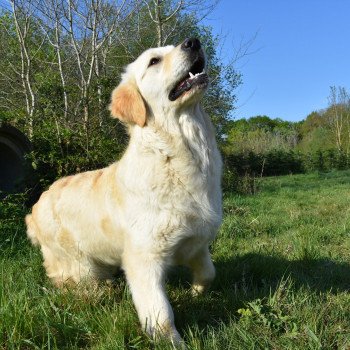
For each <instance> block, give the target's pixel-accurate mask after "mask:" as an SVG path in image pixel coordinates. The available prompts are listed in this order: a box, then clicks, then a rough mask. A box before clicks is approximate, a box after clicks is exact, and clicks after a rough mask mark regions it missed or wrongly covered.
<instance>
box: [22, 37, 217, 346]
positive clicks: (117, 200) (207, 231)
mask: <svg viewBox="0 0 350 350" xmlns="http://www.w3.org/2000/svg"><path fill="white" fill-rule="evenodd" d="M204 69H205V56H204V53H203V50H202V49H201V44H200V42H199V40H198V39H186V40H185V41H184V42H183V43H182V44H180V45H179V46H177V47H174V46H166V47H161V48H155V49H149V50H147V51H145V52H144V53H143V54H142V55H141V56H140V57H139V58H138V59H137V60H136V61H135V62H133V63H131V64H130V65H129V66H128V67H127V68H126V72H125V73H124V74H123V76H122V82H121V83H120V85H119V86H118V87H117V88H116V89H115V90H114V91H113V94H112V102H111V105H110V111H111V113H112V115H113V116H114V117H117V118H120V119H121V120H122V121H123V122H125V123H126V124H127V125H128V128H129V132H130V143H129V146H128V148H127V150H126V152H125V154H124V155H123V157H122V158H121V160H120V161H118V162H116V163H113V164H112V165H110V166H109V167H107V168H105V169H102V170H96V171H89V172H86V173H82V174H77V175H74V176H68V177H65V178H62V179H60V180H58V181H56V182H55V183H54V184H53V185H52V186H51V187H50V188H49V190H47V191H46V192H44V193H43V194H42V196H41V198H40V200H39V201H38V203H37V204H35V205H34V207H33V210H32V214H31V215H27V217H26V223H27V227H28V236H29V237H30V239H31V241H32V242H33V244H39V245H40V246H41V251H42V254H43V257H44V266H45V268H46V271H47V275H48V276H49V277H50V278H51V279H52V280H53V282H54V283H55V284H56V285H62V284H64V283H66V282H68V281H73V282H79V281H81V280H82V278H85V277H89V276H91V277H95V278H104V279H105V278H111V277H112V276H113V274H114V273H115V272H116V270H117V269H118V267H120V266H121V267H122V268H123V270H124V271H125V274H126V277H127V281H128V283H129V285H130V289H131V292H132V297H133V300H134V303H135V306H136V309H137V312H138V315H139V318H140V321H141V324H142V326H143V327H144V328H145V329H146V330H147V331H148V332H149V333H150V334H152V335H153V336H155V335H157V334H158V335H163V336H166V337H168V338H170V339H171V340H172V341H173V342H180V341H181V338H180V335H179V333H178V332H177V330H176V328H175V325H174V315H173V311H172V309H171V306H170V304H169V301H168V299H167V296H166V293H165V290H164V283H165V282H164V279H165V272H166V270H167V268H168V266H170V265H174V264H181V265H185V266H188V267H190V269H191V270H192V272H193V291H194V292H195V293H200V292H202V291H203V290H205V289H206V288H207V287H208V285H209V284H210V282H211V281H212V280H213V278H214V276H215V269H214V266H213V263H212V261H211V258H210V253H209V250H208V245H209V243H210V242H211V241H212V240H213V239H214V237H215V234H216V232H217V230H218V227H219V225H220V223H221V190H220V177H221V158H220V155H219V152H218V149H217V145H216V141H215V133H214V130H213V126H212V124H211V122H210V119H209V117H208V116H207V115H206V114H205V113H204V112H203V110H202V108H201V107H200V105H199V100H200V98H201V97H202V95H203V93H204V91H205V89H206V87H207V85H208V77H207V75H206V74H205V72H204Z"/></svg>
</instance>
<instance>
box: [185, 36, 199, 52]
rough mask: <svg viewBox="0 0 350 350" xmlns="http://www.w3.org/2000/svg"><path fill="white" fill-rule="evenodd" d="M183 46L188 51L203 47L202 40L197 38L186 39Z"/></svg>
mask: <svg viewBox="0 0 350 350" xmlns="http://www.w3.org/2000/svg"><path fill="white" fill-rule="evenodd" d="M181 48H182V49H183V50H186V51H187V50H191V51H199V50H200V48H201V42H200V41H199V40H198V39H197V38H189V39H185V41H184V42H183V43H182V45H181Z"/></svg>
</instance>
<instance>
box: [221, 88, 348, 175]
mask: <svg viewBox="0 0 350 350" xmlns="http://www.w3.org/2000/svg"><path fill="white" fill-rule="evenodd" d="M222 150H223V154H224V159H225V163H226V168H227V169H228V171H229V173H230V174H227V176H229V177H230V178H232V177H234V176H237V175H239V176H251V177H257V176H271V175H285V174H296V173H305V172H308V171H315V170H317V171H330V170H341V169H348V168H349V167H350V95H349V93H348V92H347V91H346V89H345V88H343V87H331V88H330V95H329V106H328V107H327V108H326V109H324V110H320V111H315V112H312V113H310V114H309V115H308V116H307V117H306V119H305V120H302V121H300V122H287V121H284V120H281V119H271V118H269V117H267V116H256V117H252V118H249V119H240V120H233V121H229V122H228V123H227V126H226V133H225V135H224V139H223V141H222Z"/></svg>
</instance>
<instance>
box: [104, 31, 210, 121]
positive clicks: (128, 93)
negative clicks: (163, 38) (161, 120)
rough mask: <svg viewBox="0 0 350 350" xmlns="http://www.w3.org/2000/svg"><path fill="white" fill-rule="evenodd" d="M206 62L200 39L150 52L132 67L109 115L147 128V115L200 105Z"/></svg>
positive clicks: (123, 77)
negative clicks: (198, 103)
mask: <svg viewBox="0 0 350 350" xmlns="http://www.w3.org/2000/svg"><path fill="white" fill-rule="evenodd" d="M205 64H206V59H205V55H204V52H203V50H202V48H201V43H200V41H199V40H198V39H195V38H191V39H186V40H185V41H184V42H183V43H181V44H180V45H178V46H176V47H174V46H165V47H160V48H154V49H149V50H147V51H145V52H144V53H142V54H141V55H140V56H139V57H138V58H137V59H136V61H134V62H133V63H131V64H129V65H128V67H127V68H126V71H125V73H124V74H123V76H122V82H121V83H120V85H119V86H118V87H117V88H116V89H115V90H114V91H113V93H112V102H111V105H110V107H109V108H110V111H111V113H112V115H113V116H115V117H117V118H119V119H121V120H122V121H124V122H127V123H134V124H138V125H139V126H144V125H145V123H146V119H147V114H153V115H157V114H164V113H168V112H169V110H171V109H173V110H175V111H176V110H178V109H180V108H186V107H188V106H191V105H193V104H195V103H197V102H198V101H199V99H200V97H201V96H202V95H203V92H204V91H205V90H206V88H207V86H208V76H207V74H206V73H205Z"/></svg>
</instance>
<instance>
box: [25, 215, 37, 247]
mask: <svg viewBox="0 0 350 350" xmlns="http://www.w3.org/2000/svg"><path fill="white" fill-rule="evenodd" d="M25 222H26V224H27V236H28V238H29V239H30V240H31V242H32V244H33V245H39V244H40V242H39V240H38V238H37V236H36V231H37V227H36V224H35V222H34V220H33V216H32V214H28V215H27V216H26V218H25Z"/></svg>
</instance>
